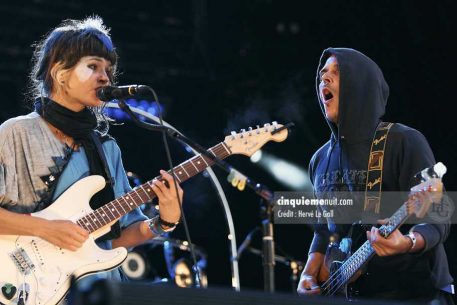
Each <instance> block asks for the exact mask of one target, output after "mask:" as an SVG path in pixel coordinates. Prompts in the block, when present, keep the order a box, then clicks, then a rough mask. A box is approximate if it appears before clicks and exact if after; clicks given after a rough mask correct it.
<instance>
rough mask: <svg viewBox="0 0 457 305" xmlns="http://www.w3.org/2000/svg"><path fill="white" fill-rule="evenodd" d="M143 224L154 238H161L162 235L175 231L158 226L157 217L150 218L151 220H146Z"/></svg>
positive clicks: (158, 218)
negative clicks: (145, 224)
mask: <svg viewBox="0 0 457 305" xmlns="http://www.w3.org/2000/svg"><path fill="white" fill-rule="evenodd" d="M145 222H146V223H147V225H148V227H149V230H151V232H152V233H153V234H154V235H156V236H162V235H163V234H165V233H168V232H171V231H173V230H174V229H175V227H172V228H169V229H164V228H163V227H162V225H161V224H160V217H159V215H157V216H155V217H152V218H151V219H148V220H146V221H145Z"/></svg>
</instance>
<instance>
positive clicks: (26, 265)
mask: <svg viewBox="0 0 457 305" xmlns="http://www.w3.org/2000/svg"><path fill="white" fill-rule="evenodd" d="M9 256H10V258H11V259H12V260H13V262H14V264H15V265H16V267H17V269H19V271H20V272H21V273H22V274H25V275H27V274H29V273H30V272H31V271H32V270H34V269H35V265H34V264H33V262H32V260H31V259H30V257H29V256H28V255H27V252H25V250H24V249H23V248H18V249H16V250H15V251H14V252H11V253H9Z"/></svg>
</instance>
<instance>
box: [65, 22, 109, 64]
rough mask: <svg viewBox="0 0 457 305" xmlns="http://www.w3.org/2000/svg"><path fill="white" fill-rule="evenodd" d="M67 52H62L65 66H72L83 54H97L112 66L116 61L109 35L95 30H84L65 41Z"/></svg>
mask: <svg viewBox="0 0 457 305" xmlns="http://www.w3.org/2000/svg"><path fill="white" fill-rule="evenodd" d="M67 43H68V48H67V50H68V52H63V53H62V58H61V60H62V62H64V63H65V66H66V67H72V66H74V65H75V64H76V63H77V62H78V61H79V60H80V59H81V58H82V57H84V56H98V57H102V58H104V59H106V60H108V61H109V62H110V63H111V65H112V66H115V65H116V63H117V53H116V50H115V49H114V47H113V44H112V42H111V39H109V37H107V36H105V35H103V34H102V33H99V32H97V31H95V30H92V31H90V30H86V31H84V32H82V33H81V34H80V35H76V36H73V37H71V38H70V39H69V41H67Z"/></svg>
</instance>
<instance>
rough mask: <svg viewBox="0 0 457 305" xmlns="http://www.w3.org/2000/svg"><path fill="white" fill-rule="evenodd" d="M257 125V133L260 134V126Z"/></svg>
mask: <svg viewBox="0 0 457 305" xmlns="http://www.w3.org/2000/svg"><path fill="white" fill-rule="evenodd" d="M256 126H257V131H256V134H260V126H259V125H256Z"/></svg>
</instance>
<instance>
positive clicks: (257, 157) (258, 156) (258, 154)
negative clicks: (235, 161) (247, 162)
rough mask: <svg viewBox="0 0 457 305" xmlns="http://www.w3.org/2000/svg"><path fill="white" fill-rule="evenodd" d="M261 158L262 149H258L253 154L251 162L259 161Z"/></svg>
mask: <svg viewBox="0 0 457 305" xmlns="http://www.w3.org/2000/svg"><path fill="white" fill-rule="evenodd" d="M260 159H262V150H261V149H259V150H258V151H256V152H255V153H254V154H253V155H252V156H251V162H252V163H257V162H259V161H260Z"/></svg>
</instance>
